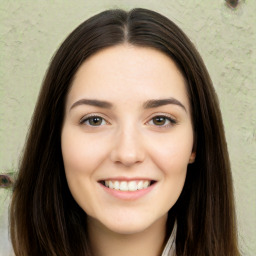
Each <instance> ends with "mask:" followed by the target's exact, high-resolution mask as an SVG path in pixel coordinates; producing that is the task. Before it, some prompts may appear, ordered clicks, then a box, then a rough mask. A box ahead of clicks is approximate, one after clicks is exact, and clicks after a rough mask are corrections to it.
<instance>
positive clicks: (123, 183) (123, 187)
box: [119, 181, 128, 191]
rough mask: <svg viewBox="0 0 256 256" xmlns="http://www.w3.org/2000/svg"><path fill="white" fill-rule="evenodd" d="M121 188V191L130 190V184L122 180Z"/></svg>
mask: <svg viewBox="0 0 256 256" xmlns="http://www.w3.org/2000/svg"><path fill="white" fill-rule="evenodd" d="M119 190H121V191H128V184H127V182H125V181H121V183H120V186H119Z"/></svg>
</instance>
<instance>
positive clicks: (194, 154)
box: [189, 151, 196, 164]
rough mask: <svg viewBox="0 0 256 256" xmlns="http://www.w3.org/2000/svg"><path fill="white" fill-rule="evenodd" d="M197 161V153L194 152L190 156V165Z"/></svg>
mask: <svg viewBox="0 0 256 256" xmlns="http://www.w3.org/2000/svg"><path fill="white" fill-rule="evenodd" d="M195 159H196V151H193V152H192V153H191V155H190V158H189V164H192V163H194V162H195Z"/></svg>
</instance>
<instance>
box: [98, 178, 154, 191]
mask: <svg viewBox="0 0 256 256" xmlns="http://www.w3.org/2000/svg"><path fill="white" fill-rule="evenodd" d="M99 182H100V183H101V184H102V185H104V186H105V187H107V188H110V189H114V190H118V191H137V190H142V189H146V188H148V187H150V186H151V185H153V184H154V183H155V182H156V181H154V180H136V181H134V180H133V181H117V180H102V181H99Z"/></svg>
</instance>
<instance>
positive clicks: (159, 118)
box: [152, 116, 167, 126]
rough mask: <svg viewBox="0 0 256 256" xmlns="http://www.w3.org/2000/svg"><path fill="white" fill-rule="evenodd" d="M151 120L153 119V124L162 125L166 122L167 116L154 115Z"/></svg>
mask: <svg viewBox="0 0 256 256" xmlns="http://www.w3.org/2000/svg"><path fill="white" fill-rule="evenodd" d="M152 120H153V123H154V124H155V125H160V126H162V125H164V124H165V123H166V121H167V118H166V117H164V116H156V117H154V118H153V119H152Z"/></svg>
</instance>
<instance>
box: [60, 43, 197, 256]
mask: <svg viewBox="0 0 256 256" xmlns="http://www.w3.org/2000/svg"><path fill="white" fill-rule="evenodd" d="M170 98H172V99H175V100H174V101H172V102H171V103H170V104H164V105H161V106H148V108H145V102H148V101H149V100H159V99H170ZM82 99H89V100H98V101H107V102H108V103H110V104H111V105H112V107H110V108H109V106H103V107H102V106H93V105H90V104H88V101H87V102H85V101H81V100H82ZM105 105H106V104H105ZM106 107H107V108H106ZM91 115H94V116H99V117H100V118H99V119H97V120H98V122H96V124H97V125H95V123H93V122H92V121H93V119H92V118H91ZM159 116H163V118H162V119H161V120H160V122H159V120H158V119H157V118H156V117H159ZM90 118H91V119H90ZM170 119H171V120H172V121H170ZM61 147H62V154H63V159H64V166H65V173H66V178H67V181H68V185H69V189H70V191H71V193H72V195H73V197H74V199H75V200H76V202H77V203H78V204H79V205H80V207H81V208H82V209H83V210H84V211H85V212H86V213H87V220H88V232H89V237H90V241H91V244H92V247H93V250H94V252H96V255H100V256H101V255H104V256H106V255H112V256H113V255H120V252H122V255H123V256H125V255H148V256H150V255H152V256H153V255H154V256H155V255H159V254H161V250H162V249H163V246H164V239H165V224H166V219H167V213H168V211H169V209H170V208H171V207H172V206H173V205H174V204H175V202H176V201H177V199H178V197H179V195H180V193H181V191H182V188H183V185H184V182H185V177H186V173H187V165H188V164H189V163H192V162H193V161H194V159H195V155H196V153H195V152H194V151H193V128H192V122H191V115H190V106H189V100H188V97H187V91H186V85H185V81H184V78H183V76H182V75H181V73H180V72H179V70H178V69H177V67H176V65H175V64H174V62H173V61H172V60H171V59H170V58H169V57H168V56H166V55H165V54H163V53H161V52H160V51H158V50H155V49H152V48H146V47H137V46H132V45H129V44H122V45H118V46H113V47H109V48H106V49H103V50H101V51H99V52H98V53H96V54H94V55H93V56H91V57H90V58H88V59H87V60H86V61H85V62H84V63H83V64H82V65H81V67H80V68H79V70H78V71H77V73H76V75H75V79H74V81H73V84H72V87H71V90H70V91H69V94H68V96H67V100H66V109H65V118H64V123H63V128H62V133H61ZM117 177H118V178H120V177H121V179H126V178H129V179H133V178H134V179H136V180H138V179H149V180H154V181H156V182H155V184H154V185H153V186H152V189H151V190H150V191H149V192H148V193H146V194H145V195H143V196H141V197H139V198H136V199H134V200H133V199H131V200H129V199H128V200H126V199H120V198H117V197H115V196H113V195H112V194H109V193H107V192H106V190H105V188H104V186H102V185H101V184H100V183H99V181H100V180H106V179H112V180H114V179H116V178H117ZM99 245H100V246H99ZM145 245H146V246H145Z"/></svg>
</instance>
